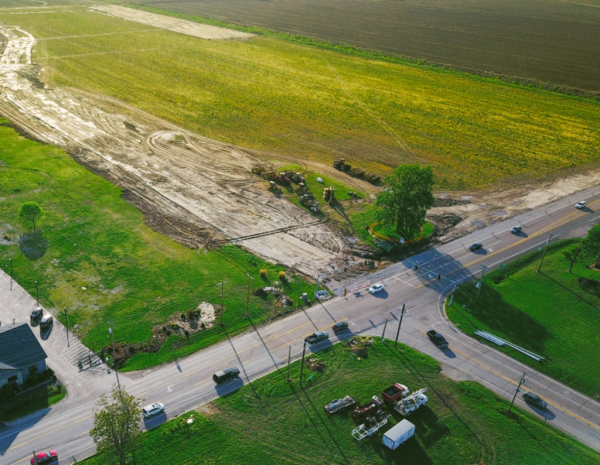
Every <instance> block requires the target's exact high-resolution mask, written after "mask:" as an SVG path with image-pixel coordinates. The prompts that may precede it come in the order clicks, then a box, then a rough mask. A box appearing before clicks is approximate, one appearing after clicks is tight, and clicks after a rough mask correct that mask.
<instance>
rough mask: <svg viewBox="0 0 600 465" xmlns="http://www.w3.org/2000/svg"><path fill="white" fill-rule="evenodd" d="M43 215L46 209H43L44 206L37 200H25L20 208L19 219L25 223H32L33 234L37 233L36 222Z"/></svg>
mask: <svg viewBox="0 0 600 465" xmlns="http://www.w3.org/2000/svg"><path fill="white" fill-rule="evenodd" d="M42 216H44V210H42V207H40V206H39V205H38V204H37V202H25V203H24V204H23V205H21V208H20V209H19V219H20V220H21V221H22V222H23V223H28V224H29V223H31V225H32V226H33V234H35V222H36V220H37V219H39V218H41V217H42Z"/></svg>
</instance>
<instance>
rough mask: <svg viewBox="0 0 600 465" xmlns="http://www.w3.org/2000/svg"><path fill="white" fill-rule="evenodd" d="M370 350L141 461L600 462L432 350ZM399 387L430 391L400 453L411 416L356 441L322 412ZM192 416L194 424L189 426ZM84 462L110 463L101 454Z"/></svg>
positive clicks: (250, 394)
mask: <svg viewBox="0 0 600 465" xmlns="http://www.w3.org/2000/svg"><path fill="white" fill-rule="evenodd" d="M367 350H368V356H367V357H364V356H363V357H362V360H361V361H359V360H358V359H357V357H356V355H355V354H354V353H353V352H351V351H350V349H349V348H348V347H347V346H345V345H344V344H337V345H336V346H334V347H331V348H329V349H327V350H324V351H321V352H319V353H317V354H316V355H315V357H316V358H317V359H318V360H319V362H320V363H322V364H323V365H324V366H325V371H324V373H322V374H317V375H315V377H314V379H313V382H312V383H309V385H308V387H307V388H306V389H302V388H300V387H299V386H298V376H299V363H294V364H293V365H292V370H291V373H292V375H291V377H292V379H293V380H294V382H293V383H291V384H288V383H287V382H286V380H285V376H286V372H285V370H282V372H281V373H277V372H276V373H272V374H271V375H268V376H266V377H264V378H262V379H260V380H257V381H255V382H253V383H252V385H251V386H245V387H243V388H242V389H240V390H239V391H237V392H234V393H232V394H230V395H228V396H226V397H224V398H220V399H218V400H216V401H214V402H213V403H211V404H210V405H208V406H205V407H204V408H202V409H201V411H200V412H188V413H187V414H185V415H182V416H181V417H179V418H177V419H174V420H172V421H170V422H168V423H166V424H164V425H162V426H161V427H159V428H157V429H155V430H153V431H150V432H148V433H145V434H144V435H143V439H142V444H141V445H140V447H139V448H138V450H137V451H136V463H147V464H162V463H173V464H175V463H177V464H191V463H202V464H225V463H248V464H266V463H269V464H270V463H289V464H296V463H297V464H306V463H315V464H342V463H345V464H367V463H402V464H407V465H410V464H414V465H427V464H444V465H453V464H457V465H459V464H460V465H464V464H472V463H478V462H479V461H482V462H484V463H486V464H491V463H493V464H496V465H500V464H510V465H514V464H527V465H547V464H573V465H583V464H595V463H598V460H599V459H600V456H599V455H598V454H597V453H595V452H594V451H592V450H590V449H588V448H587V447H586V446H583V445H582V444H580V443H578V442H577V441H575V440H574V439H571V438H570V437H567V436H566V435H565V434H563V433H561V432H559V431H557V430H555V429H554V428H553V427H552V426H551V422H549V423H548V424H544V423H543V421H542V420H541V419H540V418H539V417H534V416H533V415H531V414H530V413H525V412H523V411H522V410H520V409H519V408H513V411H512V413H511V414H507V409H508V406H509V402H507V401H506V400H504V399H501V398H499V397H498V396H496V395H495V394H493V393H492V392H491V391H488V390H486V389H484V388H483V387H482V386H481V385H479V384H476V383H473V382H454V381H450V380H448V379H446V378H445V377H444V376H443V375H442V374H441V373H440V371H439V365H438V363H437V362H436V361H434V360H433V359H431V358H429V357H427V356H425V355H423V354H420V353H418V352H416V351H414V350H412V349H410V348H408V347H403V346H401V350H400V351H396V350H394V349H393V348H392V344H388V346H386V345H383V344H381V342H380V340H379V339H377V340H376V342H374V344H373V345H371V346H370V347H369V348H368V349H367ZM304 374H305V378H306V377H307V376H308V375H309V374H312V372H311V371H309V370H305V372H304ZM392 382H402V383H404V384H406V385H407V386H408V387H409V389H411V390H416V389H420V388H421V387H428V388H429V392H428V396H429V403H428V405H427V406H425V407H421V408H420V409H419V410H417V411H416V412H414V413H412V414H411V415H410V416H409V418H408V420H409V421H410V422H412V423H413V424H415V425H416V439H411V440H409V441H408V442H407V443H405V444H403V445H402V446H400V448H399V449H398V450H396V451H391V450H389V449H387V448H386V447H384V446H383V445H382V443H381V441H382V434H383V431H387V429H389V428H390V427H391V426H392V425H393V424H395V423H396V422H398V421H400V420H401V419H402V417H400V416H399V415H398V414H394V415H393V417H392V418H391V419H390V423H388V425H387V426H386V427H384V429H383V431H382V433H380V434H376V435H374V436H372V437H371V438H366V439H364V440H363V441H361V442H356V441H355V440H354V439H353V438H352V437H351V435H350V432H351V431H352V429H353V428H354V427H355V426H356V425H355V424H354V422H353V421H352V418H351V412H350V411H345V412H341V413H337V414H334V415H331V416H330V415H328V414H326V413H325V412H324V410H323V405H325V404H327V403H329V401H331V400H332V399H336V398H339V397H343V396H344V395H348V394H349V395H352V396H354V397H355V398H356V399H358V400H359V402H367V401H368V400H369V399H370V398H371V396H372V395H380V393H381V390H382V389H384V388H386V387H387V386H389V385H390V384H391V383H392ZM166 408H167V410H168V409H169V405H168V403H167V405H166ZM192 413H193V415H194V423H193V425H192V426H191V427H189V428H186V426H187V425H185V420H186V419H187V418H189V416H190V414H192ZM84 463H86V464H87V465H100V464H106V463H108V462H107V461H105V460H103V457H102V456H94V457H92V458H90V459H88V460H86V461H85V462H84Z"/></svg>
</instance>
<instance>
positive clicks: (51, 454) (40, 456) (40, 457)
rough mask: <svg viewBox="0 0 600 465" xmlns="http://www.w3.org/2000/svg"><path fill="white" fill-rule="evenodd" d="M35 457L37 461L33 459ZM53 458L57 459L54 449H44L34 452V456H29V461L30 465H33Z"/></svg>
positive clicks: (50, 460)
mask: <svg viewBox="0 0 600 465" xmlns="http://www.w3.org/2000/svg"><path fill="white" fill-rule="evenodd" d="M35 459H37V462H36V461H35ZM53 460H58V454H57V453H56V451H55V450H45V451H44V452H38V453H37V454H35V458H33V457H32V458H31V460H30V461H29V462H30V463H31V465H35V464H36V463H38V464H39V463H48V462H52V461H53Z"/></svg>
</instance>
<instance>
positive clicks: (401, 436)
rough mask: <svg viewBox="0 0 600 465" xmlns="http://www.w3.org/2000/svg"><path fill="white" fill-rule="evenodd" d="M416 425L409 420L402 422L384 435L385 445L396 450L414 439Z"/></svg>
mask: <svg viewBox="0 0 600 465" xmlns="http://www.w3.org/2000/svg"><path fill="white" fill-rule="evenodd" d="M414 434H415V425H413V424H412V423H411V422H410V421H408V420H402V421H401V422H400V423H398V424H397V425H396V426H394V427H393V428H391V429H390V430H389V431H387V432H386V433H385V434H384V435H383V445H384V446H387V447H389V448H390V449H392V450H396V449H397V448H398V446H399V445H400V444H402V443H403V442H406V441H407V440H408V439H410V438H412V437H413V435H414Z"/></svg>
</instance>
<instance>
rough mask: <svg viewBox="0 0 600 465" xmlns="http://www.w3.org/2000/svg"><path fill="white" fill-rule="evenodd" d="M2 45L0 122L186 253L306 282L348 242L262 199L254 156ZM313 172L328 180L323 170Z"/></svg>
mask: <svg viewBox="0 0 600 465" xmlns="http://www.w3.org/2000/svg"><path fill="white" fill-rule="evenodd" d="M102 10H103V13H104V12H110V14H111V15H117V16H120V17H123V18H125V19H130V20H132V21H136V22H142V23H144V24H149V25H152V26H156V27H161V28H163V29H172V30H174V31H176V32H180V33H184V34H189V35H192V36H195V37H199V38H202V39H213V40H216V39H228V40H231V39H234V40H245V39H250V40H251V37H252V35H251V34H242V33H239V32H236V31H228V30H226V29H221V28H216V27H214V26H205V25H202V24H198V23H193V22H188V21H182V20H176V19H173V18H168V17H162V16H159V15H155V14H151V13H145V12H141V11H135V10H129V9H126V8H121V7H112V6H111V7H102ZM95 11H97V13H98V14H103V13H101V12H100V11H99V9H97V10H95ZM132 11H134V12H132ZM0 40H1V42H0V51H1V52H2V53H1V58H0V115H3V116H4V117H6V118H8V119H9V120H10V121H11V122H12V123H13V124H14V125H15V126H17V127H18V128H20V129H21V130H22V131H24V132H25V133H27V134H28V135H29V136H31V137H33V138H36V139H38V140H40V141H42V142H45V143H50V144H54V145H57V146H59V147H61V148H63V149H64V150H66V151H67V152H68V153H70V154H71V155H72V156H73V157H74V158H75V159H76V160H77V161H78V162H79V163H81V164H83V165H84V166H86V167H88V168H89V169H90V170H91V171H93V172H95V173H97V174H99V175H101V176H102V177H104V178H105V179H108V180H109V181H111V182H113V183H114V184H115V185H118V186H120V187H122V188H123V189H124V193H123V195H124V197H125V198H126V199H127V200H128V201H129V202H131V203H133V204H135V205H136V206H137V207H138V208H139V209H140V211H142V213H143V214H144V216H145V220H146V222H147V223H148V224H149V225H150V226H151V227H152V228H153V229H155V230H157V231H159V232H161V233H163V234H166V235H168V236H170V237H172V238H173V239H175V240H176V241H178V242H179V243H182V244H184V245H186V246H189V247H192V248H202V247H206V246H210V245H211V244H218V243H219V242H220V241H233V242H235V243H237V244H240V245H242V246H244V247H246V248H247V249H249V250H250V251H251V252H253V253H255V254H256V255H258V256H261V257H263V258H266V259H268V260H271V261H274V262H278V263H281V264H282V265H284V266H287V267H289V268H293V269H296V270H298V271H300V272H302V273H305V274H306V275H308V276H316V275H317V274H318V273H320V272H322V271H324V270H330V269H331V264H334V263H342V261H343V260H344V259H345V258H346V254H348V253H349V250H348V247H349V245H350V244H349V243H348V242H347V240H346V238H345V237H343V236H342V235H341V234H339V233H337V232H335V231H334V230H333V229H332V228H329V227H328V225H327V224H326V222H324V221H319V220H318V219H317V218H315V217H313V216H312V215H310V214H309V213H308V212H306V211H304V210H302V209H300V208H297V207H296V206H294V205H293V204H291V203H290V202H288V201H286V200H284V199H280V198H277V197H276V196H274V195H273V194H271V193H269V192H268V191H267V190H266V189H265V181H264V180H260V179H259V178H258V177H256V176H255V175H253V174H252V173H251V169H252V167H253V166H255V165H257V164H259V163H260V162H261V160H259V159H258V158H257V157H255V156H254V155H253V153H254V152H252V151H250V150H246V149H243V148H240V147H236V146H233V145H229V144H226V143H222V142H217V141H214V140H211V139H208V138H204V137H202V136H199V135H197V134H194V133H192V132H189V131H186V130H183V129H181V128H179V127H177V126H175V125H173V124H171V123H169V122H167V121H164V120H161V119H158V118H156V117H153V116H152V115H150V114H148V113H145V112H142V111H140V110H138V109H136V108H134V107H131V106H127V105H125V104H123V103H122V102H119V101H116V100H113V99H110V98H108V97H103V96H100V95H93V94H87V93H83V92H81V91H76V90H72V89H62V88H48V87H46V86H45V85H44V84H43V83H41V82H40V80H39V75H40V72H41V67H40V66H39V65H35V64H33V63H32V58H31V52H32V48H33V46H34V44H35V38H34V37H33V36H32V35H31V34H30V33H29V32H27V31H26V30H23V29H20V28H18V27H9V26H3V27H0ZM282 158H285V157H282ZM313 165H315V166H317V165H319V164H318V163H314V162H313ZM318 168H319V169H322V170H327V171H329V172H331V173H335V170H333V168H332V167H325V166H319V167H318ZM482 169H484V168H482ZM351 179H352V178H348V180H351ZM598 179H599V172H598V170H597V169H596V170H595V171H593V170H591V169H588V170H587V172H583V173H578V174H577V173H575V174H574V175H572V176H571V177H570V178H568V179H556V180H547V182H545V183H541V182H539V183H537V185H536V188H535V189H534V188H532V187H530V183H529V182H520V183H514V184H512V185H511V186H510V187H509V188H508V189H506V188H504V189H502V190H500V189H498V190H497V191H495V192H483V191H480V192H477V193H473V194H471V193H467V192H465V193H447V194H444V193H440V194H439V197H440V199H439V200H438V202H437V204H436V207H434V208H433V209H432V210H431V211H430V212H429V214H430V215H429V217H430V219H431V220H433V221H434V222H435V223H436V224H437V225H438V226H439V227H440V228H439V231H438V233H439V237H440V238H441V240H443V241H446V240H450V239H453V238H456V237H457V236H460V235H463V234H466V233H468V232H469V231H472V230H474V229H478V228H481V227H484V226H486V225H488V224H490V223H493V222H496V221H500V220H502V219H505V218H507V217H510V216H513V215H515V214H518V213H520V212H523V211H526V210H529V209H532V208H536V207H538V206H540V205H543V204H545V203H546V202H549V201H551V200H556V199H558V198H561V197H564V196H566V195H569V194H572V193H574V192H576V191H578V190H581V189H584V188H586V187H590V186H592V185H595V184H597V180H598ZM356 182H358V181H357V180H356ZM348 183H350V184H351V181H348ZM369 192H370V193H371V194H373V193H374V192H373V190H372V189H371V190H369Z"/></svg>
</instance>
